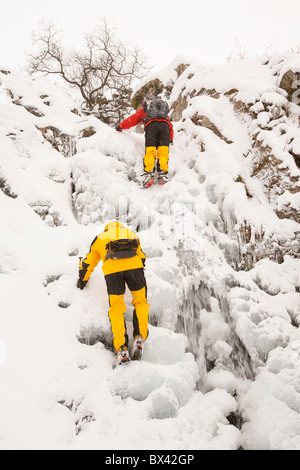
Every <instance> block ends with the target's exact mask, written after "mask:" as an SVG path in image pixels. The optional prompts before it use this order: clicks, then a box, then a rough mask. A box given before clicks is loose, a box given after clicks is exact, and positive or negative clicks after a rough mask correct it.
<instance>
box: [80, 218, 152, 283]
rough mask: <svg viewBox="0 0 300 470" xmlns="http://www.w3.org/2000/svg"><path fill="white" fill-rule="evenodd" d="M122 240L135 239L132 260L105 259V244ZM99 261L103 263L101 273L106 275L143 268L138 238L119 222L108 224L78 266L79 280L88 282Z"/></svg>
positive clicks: (144, 257)
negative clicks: (135, 245) (134, 250)
mask: <svg viewBox="0 0 300 470" xmlns="http://www.w3.org/2000/svg"><path fill="white" fill-rule="evenodd" d="M122 239H128V240H133V239H135V240H137V241H138V248H137V251H136V255H135V256H133V257H132V258H124V259H111V258H109V259H107V252H108V249H107V244H108V243H109V242H111V241H115V240H122ZM100 260H102V262H103V267H102V269H103V273H104V275H107V274H112V273H117V272H120V271H128V270H129V269H138V268H143V267H144V264H145V261H146V255H145V254H144V253H143V252H142V249H141V245H140V241H139V238H138V237H137V235H136V234H135V233H134V232H133V231H132V230H130V229H128V228H125V227H124V225H123V224H121V223H119V222H110V223H109V224H108V225H107V226H106V227H105V229H104V232H102V233H101V234H100V235H98V236H97V237H96V238H95V240H94V241H93V242H92V245H91V249H90V252H89V253H88V254H87V256H86V258H85V259H84V260H83V262H82V263H81V266H80V272H79V275H80V279H81V280H83V281H88V280H89V278H90V276H91V274H92V272H93V271H94V269H95V267H96V266H97V264H98V263H99V261H100Z"/></svg>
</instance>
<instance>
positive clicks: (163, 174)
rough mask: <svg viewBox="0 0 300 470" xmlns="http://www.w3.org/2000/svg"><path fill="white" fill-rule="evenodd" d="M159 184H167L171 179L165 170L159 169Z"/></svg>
mask: <svg viewBox="0 0 300 470" xmlns="http://www.w3.org/2000/svg"><path fill="white" fill-rule="evenodd" d="M157 181H158V184H166V183H168V181H169V176H168V173H167V172H165V171H159V172H158V176H157Z"/></svg>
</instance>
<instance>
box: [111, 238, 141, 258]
mask: <svg viewBox="0 0 300 470" xmlns="http://www.w3.org/2000/svg"><path fill="white" fill-rule="evenodd" d="M138 246H139V242H138V240H137V239H136V238H133V239H132V240H128V239H127V238H125V239H121V240H114V241H110V242H109V243H107V245H106V247H105V248H106V249H107V253H106V257H105V261H107V260H108V259H125V258H133V257H134V256H136V254H137V253H136V251H137V249H138Z"/></svg>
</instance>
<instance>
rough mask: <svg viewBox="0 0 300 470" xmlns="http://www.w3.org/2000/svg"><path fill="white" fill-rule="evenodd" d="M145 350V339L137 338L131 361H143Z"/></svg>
mask: <svg viewBox="0 0 300 470" xmlns="http://www.w3.org/2000/svg"><path fill="white" fill-rule="evenodd" d="M143 349H144V340H143V338H142V337H141V336H140V335H139V336H136V337H135V338H134V342H133V350H132V356H131V359H132V360H133V361H139V360H140V359H142V355H143Z"/></svg>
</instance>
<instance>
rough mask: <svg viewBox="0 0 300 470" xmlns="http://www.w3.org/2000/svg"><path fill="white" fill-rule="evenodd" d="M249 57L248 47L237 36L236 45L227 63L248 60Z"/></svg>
mask: <svg viewBox="0 0 300 470" xmlns="http://www.w3.org/2000/svg"><path fill="white" fill-rule="evenodd" d="M247 56H248V51H247V47H246V45H245V44H242V41H241V38H238V37H237V36H235V45H234V46H233V48H232V50H231V52H230V54H229V56H228V57H227V62H228V63H229V62H239V61H240V60H243V59H246V57H247Z"/></svg>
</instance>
